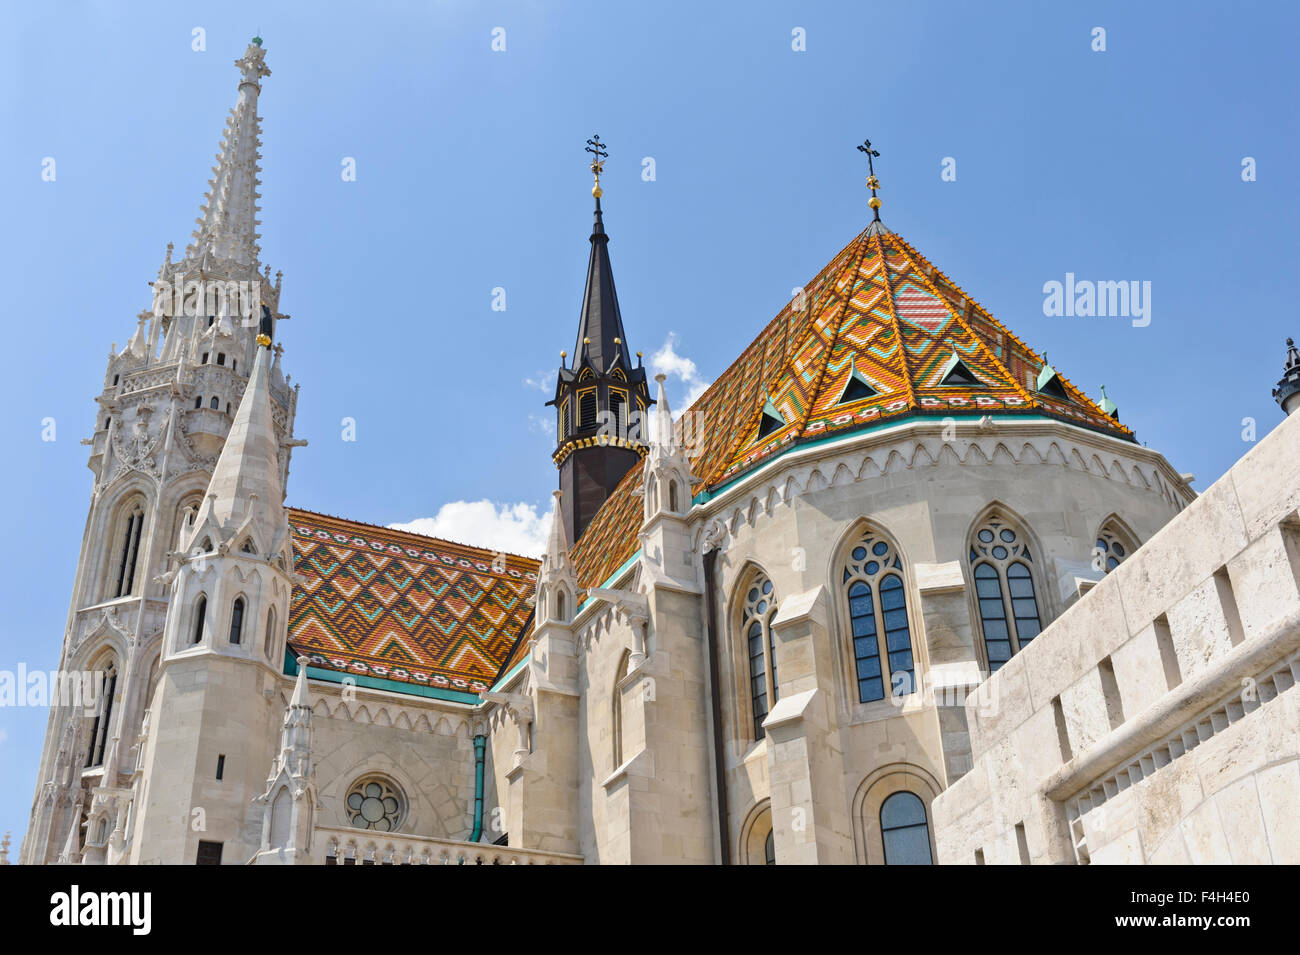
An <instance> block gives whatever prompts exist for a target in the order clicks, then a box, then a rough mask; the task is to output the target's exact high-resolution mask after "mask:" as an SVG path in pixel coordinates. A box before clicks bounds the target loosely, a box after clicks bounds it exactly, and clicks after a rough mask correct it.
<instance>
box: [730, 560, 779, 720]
mask: <svg viewBox="0 0 1300 955" xmlns="http://www.w3.org/2000/svg"><path fill="white" fill-rule="evenodd" d="M739 580H740V585H739V586H738V587H737V588H736V591H735V594H734V596H733V598H732V620H733V621H734V625H733V626H734V632H735V634H736V639H735V644H734V645H735V646H736V649H737V659H738V660H740V661H742V662H743V664H744V682H743V684H742V685H744V686H745V687H746V688H747V690H748V692H747V694H746V698H747V700H748V706H749V717H750V730H751V733H752V739H754V740H756V741H757V740H760V739H763V737H764V735H765V731H764V729H763V720H765V719H766V718H767V714H768V713H769V712H771V708H772V707H773V706H774V705H776V702H777V700H778V699H779V698H780V695H779V691H778V689H777V687H778V678H777V668H776V658H775V657H776V654H775V644H774V643H773V639H772V618H773V617H775V616H776V610H777V601H778V597H777V592H776V588H775V586H774V585H773V584H772V578H771V577H769V576H768V575H767V572H766V571H764V570H763V569H762V568H761V567H759V566H758V565H756V564H751V565H750V566H748V567H747V568H746V569H745V571H744V573H743V574H742V575H741V577H740V578H739Z"/></svg>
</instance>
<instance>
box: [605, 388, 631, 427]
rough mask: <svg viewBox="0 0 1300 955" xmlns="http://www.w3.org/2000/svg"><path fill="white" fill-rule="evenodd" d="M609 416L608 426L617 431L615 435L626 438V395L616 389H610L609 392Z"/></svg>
mask: <svg viewBox="0 0 1300 955" xmlns="http://www.w3.org/2000/svg"><path fill="white" fill-rule="evenodd" d="M609 416H610V424H612V425H613V426H614V427H615V428H616V429H617V430H616V432H615V433H616V434H617V435H618V436H619V437H620V438H621V437H626V436H627V394H626V393H625V392H622V391H619V390H617V389H614V388H611V389H610V392H609Z"/></svg>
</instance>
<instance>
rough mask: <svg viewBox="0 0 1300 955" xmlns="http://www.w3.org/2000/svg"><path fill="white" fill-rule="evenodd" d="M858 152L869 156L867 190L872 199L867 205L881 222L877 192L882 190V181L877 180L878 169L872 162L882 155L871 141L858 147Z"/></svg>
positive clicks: (864, 142) (863, 142)
mask: <svg viewBox="0 0 1300 955" xmlns="http://www.w3.org/2000/svg"><path fill="white" fill-rule="evenodd" d="M858 152H860V153H866V154H867V188H868V189H870V190H871V198H870V199H868V200H867V205H869V206H870V207H871V211H872V212H873V213H874V219H875V221H876V222H879V221H880V206H881V202H880V199H879V198H878V197H877V196H876V190H877V189H879V188H880V180H879V179H877V178H876V169H875V167H874V166H873V165H872V163H871V160H872V159H873V158H875V157H878V156H879V155H880V153H878V152H877V151H876V150H874V149H872V148H871V140H869V139H864V140H862V145H861V146H859V147H858Z"/></svg>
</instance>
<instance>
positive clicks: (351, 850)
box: [312, 826, 583, 865]
mask: <svg viewBox="0 0 1300 955" xmlns="http://www.w3.org/2000/svg"><path fill="white" fill-rule="evenodd" d="M312 845H313V846H314V849H313V851H312V857H313V861H314V862H316V863H319V864H323V865H582V862H583V859H582V856H576V855H569V854H567V853H564V852H546V851H543V850H541V849H516V848H514V847H513V846H493V845H487V844H485V843H481V842H459V841H457V840H454V839H435V838H432V837H430V836H410V835H402V834H398V833H372V832H368V831H365V830H360V829H349V828H346V827H341V826H317V827H316V830H315V834H314V836H313V838H312Z"/></svg>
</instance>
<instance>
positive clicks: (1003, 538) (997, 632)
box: [970, 514, 1043, 673]
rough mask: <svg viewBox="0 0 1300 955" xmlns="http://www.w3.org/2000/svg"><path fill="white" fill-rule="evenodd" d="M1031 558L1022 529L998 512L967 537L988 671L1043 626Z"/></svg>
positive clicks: (1034, 635) (1003, 660)
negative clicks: (969, 537) (969, 542)
mask: <svg viewBox="0 0 1300 955" xmlns="http://www.w3.org/2000/svg"><path fill="white" fill-rule="evenodd" d="M1033 560H1034V558H1033V555H1032V554H1031V553H1030V552H1029V542H1028V540H1027V539H1026V535H1025V532H1024V530H1023V529H1022V528H1019V527H1016V526H1015V525H1014V524H1012V523H1011V522H1010V521H1008V520H1006V519H1005V518H1003V517H1001V516H1000V515H997V514H994V515H993V516H991V517H989V518H988V519H987V520H985V521H984V522H983V523H982V524H981V525H980V526H979V528H978V529H977V530H976V532H975V536H974V537H973V538H972V539H971V544H970V562H971V569H972V573H973V574H974V577H975V596H976V599H977V600H978V601H979V611H980V627H981V629H982V630H983V631H984V650H985V654H986V656H987V658H988V664H989V672H990V673H994V672H996V671H997V670H998V669H999V668H1001V666H1002V664H1004V663H1006V662H1007V661H1008V660H1010V659H1011V657H1012V655H1013V654H1015V653H1018V652H1019V651H1021V650H1023V649H1024V648H1025V647H1026V646H1027V645H1028V644H1029V641H1030V640H1032V639H1034V637H1036V636H1038V634H1039V633H1040V632H1041V631H1042V629H1043V625H1042V619H1041V617H1040V615H1039V610H1038V598H1037V597H1036V596H1035V593H1034V575H1033V571H1032V570H1031V569H1030V565H1031V564H1032V563H1033Z"/></svg>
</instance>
